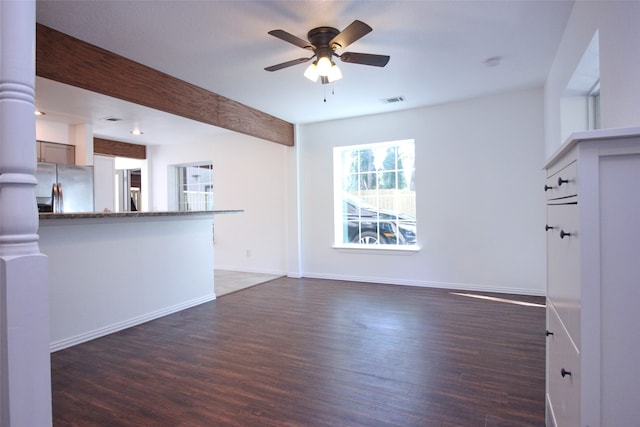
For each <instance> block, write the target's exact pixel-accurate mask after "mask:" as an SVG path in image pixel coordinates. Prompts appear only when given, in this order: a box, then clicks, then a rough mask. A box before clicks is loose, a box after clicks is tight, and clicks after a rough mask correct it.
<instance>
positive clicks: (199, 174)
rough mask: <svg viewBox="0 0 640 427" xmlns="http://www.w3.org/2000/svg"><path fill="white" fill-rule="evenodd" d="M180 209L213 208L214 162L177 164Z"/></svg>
mask: <svg viewBox="0 0 640 427" xmlns="http://www.w3.org/2000/svg"><path fill="white" fill-rule="evenodd" d="M175 170H176V183H177V190H178V210H179V211H210V210H213V164H211V163H205V164H196V165H188V166H177V167H176V168H175Z"/></svg>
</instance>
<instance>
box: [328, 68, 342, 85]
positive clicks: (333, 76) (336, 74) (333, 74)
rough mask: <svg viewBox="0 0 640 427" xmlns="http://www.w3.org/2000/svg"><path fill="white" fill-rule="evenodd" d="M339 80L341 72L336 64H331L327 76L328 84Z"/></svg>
mask: <svg viewBox="0 0 640 427" xmlns="http://www.w3.org/2000/svg"><path fill="white" fill-rule="evenodd" d="M341 78H342V72H341V71H340V68H338V66H337V65H336V64H333V65H332V66H331V69H330V70H329V74H328V75H327V79H328V80H329V83H333V82H335V81H336V80H340V79H341Z"/></svg>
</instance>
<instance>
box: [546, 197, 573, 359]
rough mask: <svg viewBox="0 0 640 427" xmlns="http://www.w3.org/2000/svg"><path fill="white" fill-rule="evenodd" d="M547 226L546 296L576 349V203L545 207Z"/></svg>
mask: <svg viewBox="0 0 640 427" xmlns="http://www.w3.org/2000/svg"><path fill="white" fill-rule="evenodd" d="M549 227H551V228H549ZM547 228H548V229H547V274H548V277H547V297H548V298H549V300H550V301H551V303H552V304H553V305H554V307H555V308H556V310H557V312H558V315H559V316H560V319H561V320H562V323H563V324H564V325H565V327H566V329H567V331H568V333H569V335H570V336H571V339H573V341H574V342H575V343H576V346H577V347H578V348H580V343H581V331H580V303H581V294H580V271H579V259H580V253H579V241H578V239H579V237H580V236H579V234H578V231H577V230H578V205H549V206H547Z"/></svg>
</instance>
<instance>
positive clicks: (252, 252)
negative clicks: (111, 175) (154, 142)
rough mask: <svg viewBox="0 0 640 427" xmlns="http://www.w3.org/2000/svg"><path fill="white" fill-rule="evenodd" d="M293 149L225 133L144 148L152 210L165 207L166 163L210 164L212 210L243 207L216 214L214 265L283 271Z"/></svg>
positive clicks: (240, 268) (167, 208) (167, 182)
mask: <svg viewBox="0 0 640 427" xmlns="http://www.w3.org/2000/svg"><path fill="white" fill-rule="evenodd" d="M290 150H293V149H292V148H289V147H285V146H283V145H279V144H274V143H272V142H268V141H264V140H260V139H257V138H253V137H249V136H245V135H241V134H234V133H225V134H222V135H220V137H219V139H217V140H214V141H202V142H181V143H180V144H177V145H164V146H150V147H148V157H149V164H150V165H149V169H150V173H151V178H150V180H151V182H152V187H153V188H152V192H153V193H152V195H151V204H152V207H151V210H160V211H162V210H173V209H175V207H174V206H169V205H168V200H169V197H168V194H169V191H170V189H169V179H168V170H169V167H170V165H179V164H186V163H194V162H207V161H211V162H213V174H214V183H213V186H214V195H213V197H214V209H216V210H227V209H243V210H244V211H245V212H244V213H241V214H229V215H216V216H215V219H214V222H215V252H216V259H215V262H216V263H215V267H216V268H218V269H230V270H236V271H251V272H262V273H272V274H285V273H286V272H287V269H288V268H287V240H288V239H289V238H288V225H287V224H288V215H289V210H288V208H287V206H288V205H287V203H288V202H289V200H290V198H291V197H290V196H289V195H288V194H289V190H288V188H289V183H288V181H289V180H290V179H294V180H295V177H290V173H289V169H290V164H289V162H290V160H289V158H290V157H291V154H290V153H289V151H290Z"/></svg>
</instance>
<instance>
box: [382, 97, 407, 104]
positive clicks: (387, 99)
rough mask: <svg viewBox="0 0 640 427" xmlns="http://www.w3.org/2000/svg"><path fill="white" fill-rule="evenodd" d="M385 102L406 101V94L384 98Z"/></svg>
mask: <svg viewBox="0 0 640 427" xmlns="http://www.w3.org/2000/svg"><path fill="white" fill-rule="evenodd" d="M382 102H384V103H385V104H395V103H396V102H404V96H394V97H392V98H386V99H383V100H382Z"/></svg>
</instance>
